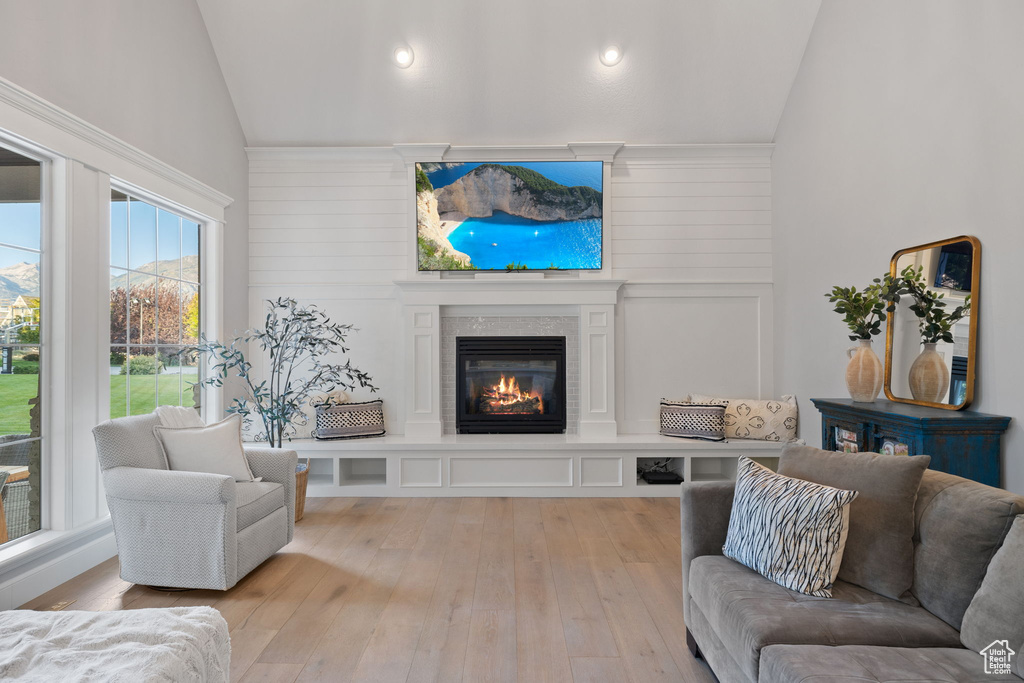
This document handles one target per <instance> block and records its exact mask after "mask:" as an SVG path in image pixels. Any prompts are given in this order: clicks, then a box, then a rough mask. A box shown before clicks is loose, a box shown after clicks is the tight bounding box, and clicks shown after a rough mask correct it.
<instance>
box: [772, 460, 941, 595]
mask: <svg viewBox="0 0 1024 683" xmlns="http://www.w3.org/2000/svg"><path fill="white" fill-rule="evenodd" d="M930 462H931V458H930V457H929V456H927V455H915V456H906V455H881V454H877V453H834V452H831V451H823V450H821V449H818V448H812V447H810V446H796V445H789V446H786V447H785V448H784V449H783V450H782V455H781V457H780V458H779V474H784V475H786V476H787V477H797V478H798V479H804V480H806V481H813V482H816V483H818V484H824V485H825V486H835V487H837V488H844V489H853V490H855V491H857V492H858V493H859V495H858V496H857V502H856V503H854V504H853V505H852V506H851V507H850V540H849V542H847V544H846V561H845V562H843V566H842V568H841V569H840V570H839V578H840V579H842V580H843V581H846V582H848V583H855V584H857V585H858V586H863V587H864V588H867V589H868V590H870V591H873V592H875V593H878V594H880V595H884V596H886V597H888V598H893V599H895V600H904V601H906V602H913V600H912V599H911V598H909V597H908V596H909V593H907V591H909V590H910V587H911V585H912V584H913V583H914V523H915V522H914V504H915V503H916V502H917V489H918V488H919V487H920V486H921V478H922V477H923V476H924V471H925V470H926V469H928V463H930Z"/></svg>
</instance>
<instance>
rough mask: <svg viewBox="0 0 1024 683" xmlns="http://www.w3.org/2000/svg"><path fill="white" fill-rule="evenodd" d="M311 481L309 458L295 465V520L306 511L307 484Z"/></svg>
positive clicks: (300, 517)
mask: <svg viewBox="0 0 1024 683" xmlns="http://www.w3.org/2000/svg"><path fill="white" fill-rule="evenodd" d="M308 483H309V458H306V462H305V463H301V462H300V463H299V464H298V465H297V466H296V467H295V521H296V522H297V521H299V520H300V519H302V514H303V513H304V512H305V511H306V484H308Z"/></svg>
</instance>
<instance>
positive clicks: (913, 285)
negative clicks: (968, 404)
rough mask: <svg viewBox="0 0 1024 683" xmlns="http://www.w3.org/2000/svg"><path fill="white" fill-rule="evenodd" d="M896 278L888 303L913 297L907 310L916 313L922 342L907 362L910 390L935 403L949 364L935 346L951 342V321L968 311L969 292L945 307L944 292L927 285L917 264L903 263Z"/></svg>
mask: <svg viewBox="0 0 1024 683" xmlns="http://www.w3.org/2000/svg"><path fill="white" fill-rule="evenodd" d="M899 279H900V282H901V287H900V288H899V290H898V291H896V292H894V293H893V294H894V296H893V297H892V300H891V303H892V305H893V306H895V304H896V303H897V302H899V298H900V296H901V295H908V296H910V297H912V298H913V299H914V303H912V304H911V305H910V310H911V311H913V312H914V315H916V316H917V327H918V332H919V333H920V335H921V344H922V346H923V348H922V350H921V353H920V355H918V357H917V358H916V359H914V362H913V364H912V365H911V366H910V377H909V380H910V393H911V394H912V395H913V397H914V400H916V401H925V402H928V403H937V402H938V401H940V400H941V399H942V397H943V396H944V395H945V393H946V391H947V389H948V388H949V368H947V367H946V363H945V361H944V360H943V359H942V356H941V355H940V354H939V353H938V351H936V350H935V346H936V344H938V343H939V342H946V343H948V344H952V343H953V325H955V324H956V323H958V322H959V321H960V320H962V319H963V318H964V317H966V316H968V315H969V314H970V312H971V296H970V294H968V295H967V297H966V298H965V299H964V303H963V304H962V305H960V306H957V307H956V308H954V309H952V310H949V309H948V308H947V307H946V301H945V300H944V299H945V294H942V293H939V292H935V291H934V290H931V289H929V288H928V284H927V281H926V280H925V277H924V272H923V268H921V267H920V266H918V267H916V268H915V267H914V266H907V267H906V268H904V269H903V272H901V273H900V276H899Z"/></svg>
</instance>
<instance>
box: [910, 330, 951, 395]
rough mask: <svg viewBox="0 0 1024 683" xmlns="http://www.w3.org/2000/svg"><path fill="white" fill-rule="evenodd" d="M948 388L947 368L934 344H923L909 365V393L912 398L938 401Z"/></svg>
mask: <svg viewBox="0 0 1024 683" xmlns="http://www.w3.org/2000/svg"><path fill="white" fill-rule="evenodd" d="M948 389H949V368H947V367H946V361H944V360H943V359H942V356H941V355H939V352H938V351H936V350H935V344H925V345H924V350H923V351H921V355H920V356H918V357H917V358H916V359H915V360H914V364H913V365H911V366H910V393H911V394H913V395H914V400H917V401H927V402H928V403H938V402H939V401H941V400H942V399H943V397H945V395H946V391H947V390H948Z"/></svg>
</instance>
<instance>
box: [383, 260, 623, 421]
mask: <svg viewBox="0 0 1024 683" xmlns="http://www.w3.org/2000/svg"><path fill="white" fill-rule="evenodd" d="M515 275H516V274H510V276H509V277H508V278H507V279H464V280H463V279H447V280H403V281H398V282H395V286H397V287H398V289H399V291H400V292H401V301H402V317H403V321H404V330H405V343H404V347H403V348H404V356H405V358H404V365H405V368H404V369H405V376H406V382H405V435H406V437H413V438H418V437H425V438H437V437H440V436H441V435H442V433H443V425H442V416H441V317H442V315H443V314H444V313H443V309H444V308H445V307H452V306H487V307H488V308H489V309H490V308H492V307H493V311H494V313H493V314H494V315H501V312H502V308H504V307H516V309H517V310H518V311H521V310H522V309H523V308H524V307H526V308H529V309H531V310H536V311H537V313H536V315H544V309H545V308H546V307H551V306H559V307H562V308H564V307H567V306H571V307H574V308H575V310H576V312H577V313H578V317H579V321H580V334H579V340H580V341H579V343H580V354H579V357H580V423H579V436H580V438H581V439H583V440H594V441H599V440H602V439H609V438H614V437H615V436H616V435H617V433H618V426H617V423H616V418H615V310H616V304H617V302H618V297H619V288H620V287H622V285H623V284H624V281H623V280H609V279H582V278H581V279H569V278H566V279H561V278H547V279H526V278H516V277H515Z"/></svg>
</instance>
